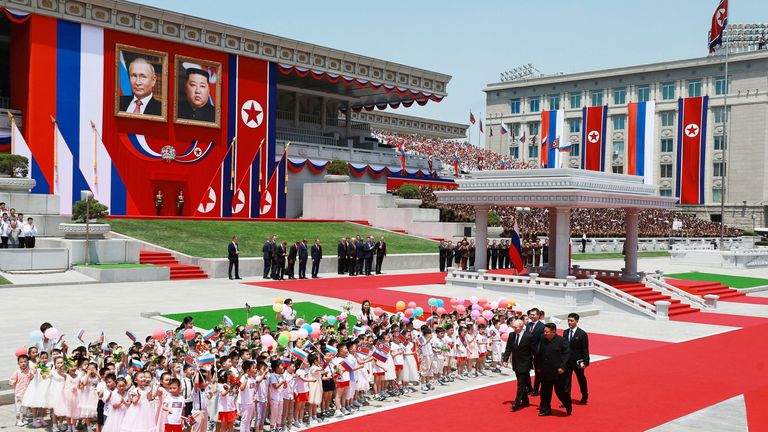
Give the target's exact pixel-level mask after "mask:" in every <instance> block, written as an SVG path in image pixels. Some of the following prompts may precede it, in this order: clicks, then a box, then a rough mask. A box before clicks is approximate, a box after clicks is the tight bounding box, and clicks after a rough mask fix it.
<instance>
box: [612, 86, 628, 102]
mask: <svg viewBox="0 0 768 432" xmlns="http://www.w3.org/2000/svg"><path fill="white" fill-rule="evenodd" d="M625 103H627V88H626V87H620V88H615V89H613V104H614V105H624V104H625Z"/></svg>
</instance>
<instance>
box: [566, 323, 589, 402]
mask: <svg viewBox="0 0 768 432" xmlns="http://www.w3.org/2000/svg"><path fill="white" fill-rule="evenodd" d="M578 326H579V314H577V313H570V314H568V330H566V331H565V333H563V337H564V338H565V340H567V341H568V347H569V350H570V356H569V358H568V364H567V366H566V368H565V392H566V393H568V396H569V398H570V395H571V379H572V378H573V373H574V372H575V373H576V380H577V381H578V382H579V391H580V392H581V400H579V404H582V405H584V404H586V403H587V399H588V398H589V392H588V390H587V377H586V376H585V375H584V370H585V369H586V368H587V367H588V366H589V338H588V337H587V332H585V331H584V330H582V329H580V328H579V327H578Z"/></svg>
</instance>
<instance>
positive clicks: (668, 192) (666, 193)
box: [659, 189, 672, 197]
mask: <svg viewBox="0 0 768 432" xmlns="http://www.w3.org/2000/svg"><path fill="white" fill-rule="evenodd" d="M659 195H661V196H663V197H671V196H672V189H659Z"/></svg>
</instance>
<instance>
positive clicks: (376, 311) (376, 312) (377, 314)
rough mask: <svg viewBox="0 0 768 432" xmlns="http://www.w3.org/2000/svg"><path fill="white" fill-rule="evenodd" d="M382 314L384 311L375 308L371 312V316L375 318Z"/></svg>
mask: <svg viewBox="0 0 768 432" xmlns="http://www.w3.org/2000/svg"><path fill="white" fill-rule="evenodd" d="M383 313H384V310H382V309H381V308H380V307H377V308H376V309H374V310H373V314H374V315H376V316H381V314H383Z"/></svg>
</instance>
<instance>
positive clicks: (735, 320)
mask: <svg viewBox="0 0 768 432" xmlns="http://www.w3.org/2000/svg"><path fill="white" fill-rule="evenodd" d="M670 319H671V320H673V321H683V322H690V323H696V324H712V325H722V326H730V327H750V326H755V325H761V324H765V323H768V318H759V317H751V316H742V315H728V314H719V313H708V312H704V313H697V314H687V315H679V316H675V317H671V318H670Z"/></svg>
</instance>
